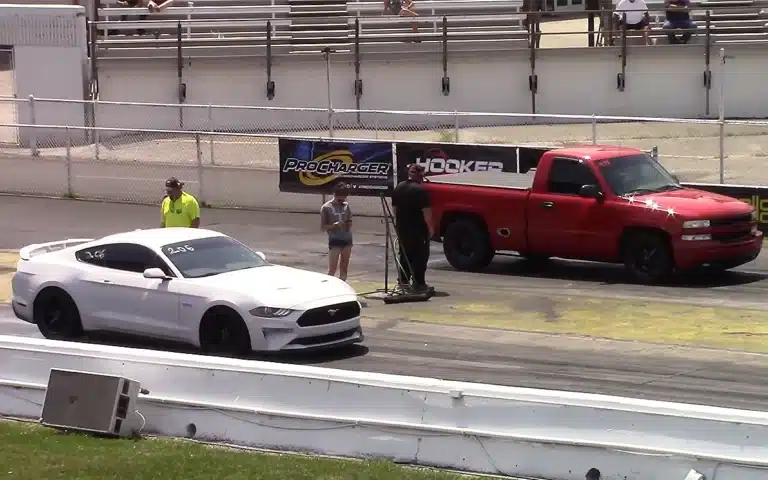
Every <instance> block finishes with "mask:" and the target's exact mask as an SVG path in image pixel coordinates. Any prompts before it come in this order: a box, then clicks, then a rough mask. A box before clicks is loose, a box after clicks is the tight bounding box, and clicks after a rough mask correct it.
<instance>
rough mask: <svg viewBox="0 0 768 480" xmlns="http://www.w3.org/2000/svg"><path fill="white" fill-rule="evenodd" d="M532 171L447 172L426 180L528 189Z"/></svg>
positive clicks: (531, 184)
mask: <svg viewBox="0 0 768 480" xmlns="http://www.w3.org/2000/svg"><path fill="white" fill-rule="evenodd" d="M534 172H535V170H534V169H531V170H529V171H528V172H526V173H512V172H499V171H490V172H465V173H449V174H446V175H435V176H432V177H428V178H427V181H428V182H429V183H438V184H449V185H467V186H472V187H490V188H507V189H515V190H528V189H530V188H531V187H532V186H533V175H534Z"/></svg>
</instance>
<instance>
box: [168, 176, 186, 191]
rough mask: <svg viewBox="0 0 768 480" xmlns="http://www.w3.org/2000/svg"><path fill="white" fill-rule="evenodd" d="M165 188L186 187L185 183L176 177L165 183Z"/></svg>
mask: <svg viewBox="0 0 768 480" xmlns="http://www.w3.org/2000/svg"><path fill="white" fill-rule="evenodd" d="M165 186H166V187H168V188H181V187H183V186H184V182H180V181H179V179H178V178H176V177H171V178H169V179H168V180H166V181H165Z"/></svg>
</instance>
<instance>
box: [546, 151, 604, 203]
mask: <svg viewBox="0 0 768 480" xmlns="http://www.w3.org/2000/svg"><path fill="white" fill-rule="evenodd" d="M584 185H599V183H598V181H597V178H596V177H595V174H594V173H593V172H592V170H590V169H589V167H588V166H587V165H585V164H584V163H582V162H580V161H578V160H574V159H571V158H554V159H552V167H551V168H550V170H549V179H548V180H547V192H549V193H557V194H560V195H578V194H579V190H581V187H582V186H584Z"/></svg>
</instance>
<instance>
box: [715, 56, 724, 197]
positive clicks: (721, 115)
mask: <svg viewBox="0 0 768 480" xmlns="http://www.w3.org/2000/svg"><path fill="white" fill-rule="evenodd" d="M719 83H720V105H719V108H718V110H719V111H718V115H717V120H718V123H719V124H720V183H721V184H722V183H725V49H724V48H722V47H721V48H720V82H719Z"/></svg>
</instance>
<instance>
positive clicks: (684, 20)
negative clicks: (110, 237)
mask: <svg viewBox="0 0 768 480" xmlns="http://www.w3.org/2000/svg"><path fill="white" fill-rule="evenodd" d="M688 5H689V1H688V0H667V1H666V5H665V7H666V13H667V20H666V21H665V22H664V27H663V28H664V30H677V29H680V30H683V32H682V35H681V36H680V37H678V36H677V35H676V32H674V31H670V32H668V33H667V38H669V43H672V44H680V43H688V41H689V40H690V39H691V36H693V32H692V31H691V30H692V29H694V28H696V23H694V21H693V20H692V19H691V13H690V11H689V10H688Z"/></svg>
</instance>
